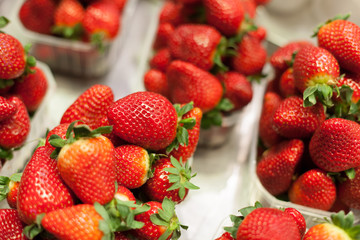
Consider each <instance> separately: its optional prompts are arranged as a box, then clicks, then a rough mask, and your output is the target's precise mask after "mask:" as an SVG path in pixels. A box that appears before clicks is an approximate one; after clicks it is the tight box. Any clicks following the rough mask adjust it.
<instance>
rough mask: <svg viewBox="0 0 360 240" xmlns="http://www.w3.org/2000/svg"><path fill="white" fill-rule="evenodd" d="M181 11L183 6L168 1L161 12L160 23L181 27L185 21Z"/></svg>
mask: <svg viewBox="0 0 360 240" xmlns="http://www.w3.org/2000/svg"><path fill="white" fill-rule="evenodd" d="M181 10H182V4H180V3H176V2H174V1H166V2H165V3H164V5H163V6H162V8H161V10H160V14H159V23H160V24H161V23H170V24H172V25H173V26H177V25H179V24H180V23H182V22H183V21H184V20H183V16H182V13H181Z"/></svg>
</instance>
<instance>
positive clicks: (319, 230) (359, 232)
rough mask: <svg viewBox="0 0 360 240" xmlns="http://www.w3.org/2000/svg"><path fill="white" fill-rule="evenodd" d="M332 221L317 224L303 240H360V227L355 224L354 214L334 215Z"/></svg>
mask: <svg viewBox="0 0 360 240" xmlns="http://www.w3.org/2000/svg"><path fill="white" fill-rule="evenodd" d="M330 218H331V219H330V220H329V219H326V222H324V223H319V224H316V225H315V226H313V227H311V228H310V229H309V230H308V231H307V232H306V234H305V236H304V238H303V240H311V239H316V240H350V239H359V238H360V229H359V225H353V224H354V214H353V213H352V212H350V213H348V214H347V215H345V213H344V211H340V212H338V213H336V214H332V215H331V217H330Z"/></svg>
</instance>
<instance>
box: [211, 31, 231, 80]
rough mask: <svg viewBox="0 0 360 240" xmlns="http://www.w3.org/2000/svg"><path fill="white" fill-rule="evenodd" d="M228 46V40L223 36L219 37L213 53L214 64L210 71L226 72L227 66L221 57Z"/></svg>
mask: <svg viewBox="0 0 360 240" xmlns="http://www.w3.org/2000/svg"><path fill="white" fill-rule="evenodd" d="M227 47H228V42H227V39H226V38H225V37H221V39H220V42H219V44H218V45H217V47H216V51H215V54H214V58H213V61H214V66H213V67H212V69H211V72H212V73H214V74H215V73H218V72H226V71H228V70H229V68H228V67H227V66H226V65H225V64H224V63H223V61H222V57H223V56H225V55H226V51H227Z"/></svg>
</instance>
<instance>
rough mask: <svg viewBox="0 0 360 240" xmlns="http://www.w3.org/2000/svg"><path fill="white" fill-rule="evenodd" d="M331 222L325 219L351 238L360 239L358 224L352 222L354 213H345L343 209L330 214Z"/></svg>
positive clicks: (359, 226)
mask: <svg viewBox="0 0 360 240" xmlns="http://www.w3.org/2000/svg"><path fill="white" fill-rule="evenodd" d="M330 218H331V222H330V221H329V220H328V219H327V222H330V223H332V224H334V225H335V226H337V227H339V228H341V229H343V230H344V231H345V232H346V233H347V234H348V236H349V237H350V238H351V239H360V225H355V226H354V225H353V224H354V214H353V212H349V213H348V214H346V215H345V213H344V211H340V212H338V213H335V214H332V215H331V217H330Z"/></svg>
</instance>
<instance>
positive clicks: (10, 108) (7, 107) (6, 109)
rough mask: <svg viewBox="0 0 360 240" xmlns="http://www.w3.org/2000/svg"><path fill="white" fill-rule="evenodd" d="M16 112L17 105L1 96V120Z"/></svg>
mask: <svg viewBox="0 0 360 240" xmlns="http://www.w3.org/2000/svg"><path fill="white" fill-rule="evenodd" d="M16 112H17V106H16V105H15V104H13V103H12V102H10V101H8V100H7V99H6V98H4V97H1V96H0V122H1V121H3V120H5V119H8V118H10V117H11V116H14V114H15V113H16Z"/></svg>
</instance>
